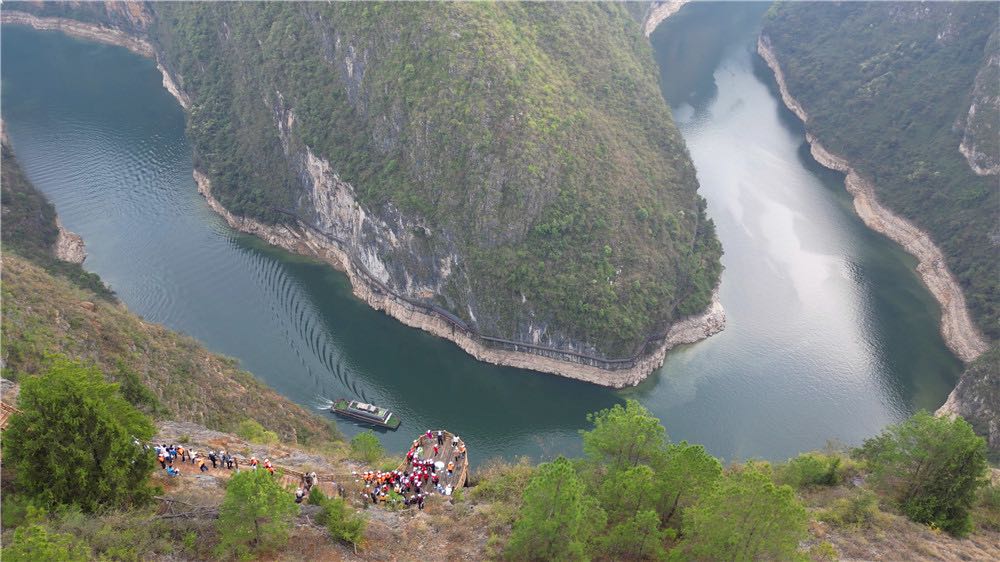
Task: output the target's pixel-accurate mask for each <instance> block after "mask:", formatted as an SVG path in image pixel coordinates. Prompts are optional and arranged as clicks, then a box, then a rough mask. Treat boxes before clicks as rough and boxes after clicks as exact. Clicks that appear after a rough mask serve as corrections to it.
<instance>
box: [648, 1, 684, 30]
mask: <svg viewBox="0 0 1000 562" xmlns="http://www.w3.org/2000/svg"><path fill="white" fill-rule="evenodd" d="M690 1H691V0H664V1H660V2H654V3H653V5H652V6H650V8H649V14H648V15H647V16H646V21H645V22H643V24H642V31H643V33H644V34H645V35H646V37H649V36H650V35H652V34H653V32H654V31H656V27H657V26H658V25H660V24H661V23H663V21H664V20H665V19H667V18H669V17H670V16H672V15H674V14H676V13H677V12H678V10H680V9H681V8H682V7H683V6H684V4H687V3H688V2H690Z"/></svg>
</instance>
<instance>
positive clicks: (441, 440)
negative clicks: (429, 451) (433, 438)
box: [438, 429, 444, 447]
mask: <svg viewBox="0 0 1000 562" xmlns="http://www.w3.org/2000/svg"><path fill="white" fill-rule="evenodd" d="M443 445H444V432H443V431H441V430H440V429H439V430H438V447H441V446H443Z"/></svg>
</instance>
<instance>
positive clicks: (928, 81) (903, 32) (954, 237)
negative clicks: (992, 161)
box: [763, 2, 1000, 340]
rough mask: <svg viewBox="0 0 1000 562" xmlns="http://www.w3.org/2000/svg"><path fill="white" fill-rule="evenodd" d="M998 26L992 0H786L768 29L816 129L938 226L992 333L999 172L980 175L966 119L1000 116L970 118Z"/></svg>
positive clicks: (995, 325)
mask: <svg viewBox="0 0 1000 562" xmlns="http://www.w3.org/2000/svg"><path fill="white" fill-rule="evenodd" d="M996 24H997V19H996V10H995V6H994V5H992V4H989V3H960V4H935V3H931V4H908V3H853V2H841V3H798V2H787V3H780V4H777V5H776V6H774V7H773V8H772V9H771V10H770V11H769V13H768V15H767V17H766V18H765V23H764V31H763V32H764V34H765V35H766V36H767V37H769V38H770V40H771V43H772V46H773V48H774V51H775V52H776V54H777V57H778V59H779V61H780V63H781V67H782V70H783V71H784V74H785V79H786V82H787V84H788V88H789V90H790V92H791V94H792V96H793V97H795V99H796V100H798V101H799V102H800V103H801V104H802V106H803V107H804V109H805V110H806V112H807V113H808V114H809V122H808V123H807V125H806V126H807V128H808V129H809V131H810V132H812V133H813V134H815V135H816V137H817V138H818V139H819V140H820V141H821V142H822V143H823V145H824V146H825V147H827V148H828V149H830V150H831V151H833V152H835V153H837V154H839V155H842V156H844V157H845V158H847V160H848V161H849V162H850V163H851V165H852V166H853V167H854V168H855V169H856V170H857V171H858V172H859V173H860V174H861V175H862V176H865V177H866V178H868V179H870V180H871V181H872V183H873V184H874V186H875V190H876V194H877V196H878V198H879V199H880V200H881V201H882V202H883V203H885V204H886V206H888V207H889V208H891V209H892V210H894V211H896V212H898V213H900V214H901V215H903V216H905V217H906V218H908V219H909V220H911V221H912V222H913V223H915V224H916V225H918V226H919V227H921V228H922V229H924V230H926V231H927V232H929V233H930V235H931V237H932V238H933V239H934V241H935V242H936V243H937V245H938V246H939V247H940V248H941V249H942V251H943V252H944V254H945V256H946V258H947V261H948V266H949V268H950V269H951V271H952V272H953V273H954V274H955V275H956V277H957V278H958V280H959V283H960V284H961V286H962V288H963V289H964V292H965V295H966V301H967V303H968V306H969V308H970V310H971V312H972V314H973V317H974V319H975V320H976V322H977V323H978V325H979V327H980V328H981V329H982V331H983V332H984V333H985V334H986V335H987V336H989V337H990V338H991V339H994V340H995V339H996V338H997V337H998V336H1000V302H998V300H997V295H998V294H1000V271H998V269H997V261H996V251H997V236H998V234H1000V232H998V230H997V223H996V217H997V215H998V213H1000V197H998V191H997V189H996V187H997V180H996V177H995V176H986V177H983V176H978V175H976V174H975V173H973V171H972V169H971V168H970V167H969V164H968V163H967V162H966V159H965V157H964V156H963V155H962V153H961V152H959V144H960V142H961V141H962V138H963V129H964V128H968V127H974V128H977V130H978V125H976V121H977V120H981V119H986V120H988V119H991V118H994V117H995V115H994V114H993V113H991V112H989V111H987V109H988V108H986V107H984V108H983V109H982V111H980V112H979V116H978V117H977V118H976V119H974V120H973V123H972V124H967V123H966V121H967V116H968V115H969V108H970V103H971V102H972V99H973V90H974V83H975V81H976V76H977V74H978V73H979V71H980V70H981V68H983V66H984V65H986V64H987V62H988V60H989V59H990V56H991V55H995V54H996V53H995V52H991V51H990V50H991V49H992V50H993V51H995V50H996V48H997V46H998V43H997V41H996V40H993V41H990V37H991V34H995V29H996ZM993 87H994V89H995V84H993ZM985 126H986V128H987V129H989V128H990V126H991V125H990V124H989V123H987V124H986V125H985ZM993 140H995V139H993ZM986 148H988V147H985V146H984V147H983V149H986Z"/></svg>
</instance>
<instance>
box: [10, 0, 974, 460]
mask: <svg viewBox="0 0 1000 562" xmlns="http://www.w3.org/2000/svg"><path fill="white" fill-rule="evenodd" d="M765 8H766V6H764V5H761V4H749V5H742V6H741V5H736V4H725V5H712V4H693V5H689V6H686V7H685V8H684V9H683V10H681V12H680V13H678V14H677V15H675V16H674V17H673V18H671V19H670V20H668V21H667V22H666V23H664V24H663V25H661V26H660V28H659V29H658V30H657V31H656V32H655V33H654V35H653V37H652V39H651V40H652V42H653V45H654V50H655V52H656V58H657V62H658V63H659V65H660V67H661V72H662V76H663V91H664V95H665V96H666V97H667V99H668V100H669V101H670V103H671V105H672V108H673V110H674V114H675V116H676V120H677V122H678V125H679V126H680V129H681V132H682V133H683V135H684V137H685V139H686V140H687V143H688V146H689V149H690V151H691V156H692V158H693V159H694V162H695V165H696V167H697V169H698V175H699V180H700V182H701V192H702V194H703V195H704V196H705V198H706V199H707V200H708V203H709V205H708V210H709V215H710V216H711V217H712V218H713V220H714V221H715V223H716V225H717V228H718V233H719V236H720V238H721V240H722V243H723V246H724V248H725V252H726V254H725V256H724V258H723V261H724V264H725V267H726V269H725V273H724V274H723V282H722V287H721V298H722V302H723V305H724V306H725V307H726V310H727V313H728V317H729V324H728V327H727V329H726V330H725V331H724V332H722V333H721V334H719V335H716V336H714V337H712V338H710V339H708V340H706V341H704V342H701V343H698V344H695V345H692V346H687V347H685V348H683V349H679V350H675V351H674V352H672V353H671V354H670V355H669V356H668V358H667V361H666V364H665V365H664V367H663V368H662V369H660V370H659V371H658V372H656V373H654V374H653V375H651V376H650V378H649V379H648V380H647V381H645V382H644V383H642V384H641V385H639V386H638V387H636V388H632V389H628V390H625V391H619V392H616V391H611V390H608V389H604V388H599V387H595V386H591V385H588V384H585V383H579V382H576V381H571V380H567V379H561V378H558V377H554V376H550V375H542V374H537V373H532V372H528V371H522V370H517V369H511V368H502V367H495V366H491V365H486V364H483V363H479V362H477V361H475V360H473V359H472V358H471V357H469V356H468V355H466V354H465V353H464V352H462V351H460V350H459V349H458V348H457V347H456V346H454V345H453V344H451V343H449V342H446V341H443V340H439V339H436V338H434V337H432V336H429V335H427V334H425V333H423V332H420V331H417V330H414V329H410V328H406V327H404V326H402V325H400V324H399V323H397V322H396V321H394V320H392V319H390V318H388V317H387V316H385V315H384V314H382V313H380V312H377V311H374V310H371V309H369V308H368V307H367V306H365V305H364V304H362V303H361V302H360V301H358V300H357V299H355V298H354V297H353V296H352V295H351V291H350V287H349V284H348V282H347V280H346V278H345V276H344V275H343V274H341V273H339V272H336V271H334V270H332V269H331V268H329V267H328V266H326V265H324V264H320V263H317V262H314V261H311V260H308V259H305V258H301V257H298V256H294V255H290V254H288V253H286V252H283V251H280V250H277V249H274V248H269V247H267V246H266V245H264V244H263V243H262V242H260V241H258V240H256V239H253V238H251V237H248V236H245V235H242V234H239V233H236V232H234V231H232V230H231V229H229V228H228V227H227V226H226V225H225V223H224V222H223V221H222V220H221V219H220V218H219V217H217V216H216V215H214V214H213V213H212V212H211V211H210V210H209V209H208V207H207V205H206V204H205V202H204V200H203V199H202V198H201V197H200V196H199V195H198V194H197V192H196V189H195V185H194V181H193V180H192V177H191V166H192V163H191V154H190V147H189V145H188V143H187V141H186V139H185V137H184V115H183V113H182V110H181V109H180V107H178V105H177V104H176V102H175V101H174V100H173V98H172V97H171V96H170V95H169V94H168V93H167V92H166V91H165V90H163V88H162V87H161V85H160V77H159V73H158V72H157V70H156V68H155V65H154V64H153V63H152V62H151V61H149V60H145V59H143V58H141V57H138V56H136V55H134V54H132V53H130V52H128V51H126V50H125V49H122V48H118V47H111V46H106V45H99V44H95V43H88V42H83V41H79V40H75V39H71V38H68V37H65V36H62V35H60V34H58V33H55V32H38V31H34V30H29V29H25V28H21V27H16V26H4V28H3V35H2V42H3V44H2V58H3V60H2V72H3V75H2V102H3V117H4V120H5V122H6V126H7V132H8V134H9V136H10V138H11V142H12V145H13V147H14V150H15V153H16V155H17V157H18V158H19V160H20V161H21V164H22V166H23V168H24V169H25V172H26V173H27V175H28V177H29V178H30V179H31V180H32V181H33V182H34V183H35V185H36V186H38V188H39V189H41V190H42V191H43V192H44V193H45V194H46V195H47V196H48V197H49V198H50V199H51V200H52V202H53V203H54V204H55V206H56V209H57V211H58V212H59V214H60V216H61V218H62V221H63V223H64V224H65V225H66V227H67V228H69V229H70V230H73V231H75V232H77V233H79V234H81V235H82V236H83V238H84V240H85V241H86V244H87V249H88V252H89V257H88V258H87V261H86V263H85V267H86V268H87V269H88V270H91V271H94V272H96V273H98V274H100V275H101V277H102V278H103V279H104V280H105V281H106V282H107V283H108V284H109V285H111V287H112V288H113V289H114V290H115V291H116V292H117V293H118V295H119V296H120V298H121V299H122V301H123V302H125V303H126V304H127V305H128V307H129V308H130V309H131V310H132V311H134V312H136V313H137V314H139V315H141V316H143V317H144V318H146V319H147V320H150V321H155V322H159V323H162V324H164V325H166V326H168V327H170V328H172V329H175V330H178V331H181V332H185V333H187V334H190V335H192V336H194V337H195V338H197V339H199V340H201V341H202V342H204V343H205V345H206V346H208V347H209V348H210V349H212V350H214V351H218V352H220V353H223V354H226V355H229V356H232V357H235V358H237V359H239V361H240V363H241V364H242V366H243V367H244V368H246V369H247V370H249V371H251V372H253V373H254V374H255V375H257V376H258V377H260V378H261V379H263V380H264V381H266V382H267V383H268V384H269V385H271V386H272V387H274V388H275V389H276V390H278V391H279V392H281V393H282V394H284V395H286V396H288V397H289V398H291V399H292V400H295V401H296V402H299V403H301V404H303V405H305V406H307V407H310V408H315V407H319V406H321V405H322V404H323V400H324V399H326V398H336V397H339V396H350V397H359V398H362V399H365V400H369V401H372V402H375V403H378V404H382V405H385V406H388V407H390V408H391V409H393V410H394V411H395V412H396V413H397V414H398V415H399V416H400V417H401V418H402V419H403V426H402V428H401V429H400V430H399V431H397V432H394V433H381V434H380V437H381V439H382V440H383V442H384V444H385V445H386V446H387V447H388V448H389V449H390V450H402V449H403V448H405V446H406V445H407V444H408V442H409V441H410V440H411V439H412V438H413V435H414V434H415V433H417V432H421V431H423V430H425V429H427V428H438V427H446V428H448V429H450V430H452V431H455V432H457V433H459V434H460V435H461V436H462V437H463V438H464V439H465V440H466V441H467V442H468V444H469V447H470V452H471V458H472V460H473V461H474V462H481V461H483V460H485V459H488V458H491V457H505V458H508V459H510V458H514V457H516V456H518V455H525V454H526V455H530V456H532V457H535V458H550V457H552V456H554V455H556V454H570V455H574V454H579V452H580V444H579V436H578V431H579V429H581V428H584V427H585V426H586V414H587V413H588V412H592V411H595V410H597V409H600V408H605V407H608V406H610V405H612V404H615V403H620V402H622V401H623V400H624V399H626V398H635V399H637V400H639V401H641V402H642V403H643V404H644V405H645V406H646V407H648V408H649V409H650V410H651V411H652V412H653V413H654V414H656V415H657V416H658V417H660V418H661V420H663V423H664V425H665V426H666V427H667V431H668V433H669V434H670V435H671V437H672V438H674V439H675V440H680V439H686V440H689V441H694V442H699V443H703V444H705V445H706V447H707V448H708V449H709V451H711V452H712V453H714V454H716V455H718V456H721V457H724V458H726V459H738V458H747V457H763V458H773V459H780V458H786V457H788V456H791V455H794V454H795V453H797V452H799V451H802V450H808V449H814V448H818V447H822V446H823V445H824V444H825V443H826V442H827V440H831V439H832V440H839V441H842V442H846V443H858V442H859V441H860V440H861V439H863V438H864V437H867V436H870V435H872V434H874V433H877V432H878V431H879V430H880V429H881V428H882V427H884V426H885V425H886V424H888V423H892V422H895V421H898V420H900V419H902V418H904V417H905V416H907V415H909V414H910V413H912V412H913V411H915V410H916V409H918V408H926V409H933V408H936V407H937V406H939V405H940V404H941V403H943V402H944V400H945V397H946V396H947V394H948V392H949V391H950V389H951V388H952V387H953V386H954V383H955V381H956V379H957V376H958V373H959V370H960V368H961V365H960V363H959V362H958V361H957V360H956V359H955V358H954V356H952V354H951V353H950V352H949V351H948V350H947V348H946V347H945V345H944V343H943V341H942V339H941V337H940V335H939V334H938V330H937V323H938V320H939V311H938V309H937V306H936V304H935V303H934V301H933V300H932V298H931V296H930V294H929V293H928V292H927V290H926V289H925V288H924V287H923V286H922V285H921V283H920V281H919V279H918V277H917V276H916V274H915V272H914V270H913V267H914V265H915V261H914V260H913V259H912V258H910V257H909V256H908V255H906V254H905V253H903V251H902V250H901V249H900V248H899V247H898V246H896V245H894V244H892V243H891V242H890V241H889V240H887V239H886V238H884V237H882V236H880V235H877V234H875V233H873V232H871V231H869V230H867V229H866V228H865V227H864V225H863V224H862V223H861V221H860V220H859V219H858V218H857V217H856V216H855V215H854V213H853V211H852V208H851V203H850V199H849V197H848V196H847V194H846V192H845V191H844V189H843V185H842V177H841V176H839V175H838V174H835V173H831V172H828V171H826V170H824V169H822V168H820V167H819V166H818V165H817V164H816V163H815V162H813V161H812V160H811V158H810V157H809V155H808V151H807V149H806V147H805V145H804V139H803V135H802V129H801V126H800V125H799V124H798V123H797V122H796V121H795V119H794V116H791V115H790V114H789V113H788V112H787V111H786V110H784V108H783V107H781V106H780V104H779V102H778V99H777V98H776V95H775V91H774V89H773V87H772V86H771V78H770V76H769V74H768V73H767V71H766V68H764V67H763V66H762V64H760V62H759V61H758V60H757V59H756V57H755V56H754V55H752V48H753V40H754V36H755V30H756V27H757V22H758V21H759V17H760V15H761V13H762V12H763V10H764V9H765ZM191 392H192V393H196V392H198V390H197V389H194V388H193V389H191ZM183 415H184V413H183V412H176V413H174V414H173V417H177V418H181V419H182V418H183ZM339 425H340V427H341V428H342V429H343V430H344V432H345V433H347V434H349V435H350V434H353V433H356V432H357V431H359V430H360V428H358V427H356V426H354V425H352V424H349V423H345V422H341V423H340V424H339Z"/></svg>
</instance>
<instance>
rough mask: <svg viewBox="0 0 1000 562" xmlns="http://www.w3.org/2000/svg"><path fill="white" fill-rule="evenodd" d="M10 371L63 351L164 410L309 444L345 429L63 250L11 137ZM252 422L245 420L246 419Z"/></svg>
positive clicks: (6, 157)
mask: <svg viewBox="0 0 1000 562" xmlns="http://www.w3.org/2000/svg"><path fill="white" fill-rule="evenodd" d="M2 165H3V179H2V181H3V205H2V213H3V238H2V240H3V244H2V252H3V311H2V317H3V326H2V331H3V348H2V360H3V362H2V364H3V376H4V377H5V378H7V379H10V380H14V381H17V380H20V379H22V378H23V377H28V376H32V375H36V374H38V373H40V372H43V371H45V370H46V369H47V368H48V367H49V366H50V365H51V363H52V359H53V356H54V355H58V356H65V357H69V358H71V359H76V360H82V361H86V362H91V363H93V364H95V365H96V366H98V367H99V368H100V369H101V370H102V371H103V372H104V373H106V374H107V376H108V378H109V379H110V380H112V381H115V382H117V383H119V384H120V385H121V389H122V392H123V393H124V394H125V395H126V398H127V399H129V401H131V402H132V403H133V404H134V405H136V406H137V407H139V408H141V409H142V410H144V411H145V412H147V413H149V414H151V415H153V416H155V417H157V418H175V417H179V418H182V419H187V420H194V421H197V422H198V423H202V424H204V425H206V426H208V427H211V428H213V429H220V430H226V431H237V430H238V429H239V428H240V427H241V424H245V422H247V421H249V420H252V421H254V422H256V423H258V424H260V425H258V426H257V427H265V428H268V429H270V430H272V431H275V432H277V433H278V434H280V435H281V436H282V437H283V438H284V439H286V440H289V441H291V442H300V443H306V442H310V443H321V442H323V441H325V440H327V439H330V438H331V437H334V436H335V435H336V432H335V431H334V430H333V429H332V425H328V424H327V423H326V422H324V420H322V419H321V418H319V417H317V416H315V415H313V414H310V413H308V412H306V411H305V410H303V409H302V408H301V407H300V406H297V405H295V404H292V403H291V402H290V401H288V400H287V399H286V398H283V397H282V396H280V395H278V394H277V393H275V392H274V391H273V390H271V389H269V388H268V387H267V386H265V385H264V384H263V383H261V382H259V381H258V380H257V379H256V378H255V377H254V376H253V375H251V374H250V373H247V372H246V371H242V370H240V369H239V367H238V366H237V364H236V362H235V361H234V360H232V359H229V358H226V357H222V356H218V355H215V354H212V353H210V352H208V351H207V350H206V349H205V348H204V347H202V346H201V344H199V343H198V342H196V341H195V340H194V339H192V338H190V337H187V336H182V335H180V334H177V333H174V332H171V331H170V330H167V329H166V328H164V327H162V326H159V325H155V324H149V323H147V322H145V321H143V320H142V319H140V318H139V317H137V316H136V315H134V314H132V313H131V312H129V311H128V310H126V309H125V307H124V306H122V305H121V304H119V303H118V302H117V300H116V299H115V298H114V294H113V293H112V292H111V291H110V290H109V289H107V288H106V287H105V285H104V283H102V282H101V279H100V277H98V276H97V275H96V274H93V273H90V272H87V271H85V270H84V269H83V268H82V267H80V266H79V265H77V264H74V263H67V262H64V261H60V260H58V259H56V258H55V257H54V255H53V244H54V243H55V239H56V213H55V210H54V208H53V207H52V204H51V203H49V201H48V200H46V198H45V196H44V195H43V194H42V193H41V192H39V191H38V190H37V189H36V188H35V187H34V186H33V185H32V184H31V183H30V182H29V181H28V179H27V178H26V177H25V176H24V174H23V172H22V171H21V169H20V167H19V166H18V164H17V161H16V159H15V158H14V153H13V151H12V150H11V148H10V146H9V145H7V143H6V142H4V143H3V163H2ZM244 427H245V426H244Z"/></svg>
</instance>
